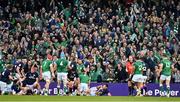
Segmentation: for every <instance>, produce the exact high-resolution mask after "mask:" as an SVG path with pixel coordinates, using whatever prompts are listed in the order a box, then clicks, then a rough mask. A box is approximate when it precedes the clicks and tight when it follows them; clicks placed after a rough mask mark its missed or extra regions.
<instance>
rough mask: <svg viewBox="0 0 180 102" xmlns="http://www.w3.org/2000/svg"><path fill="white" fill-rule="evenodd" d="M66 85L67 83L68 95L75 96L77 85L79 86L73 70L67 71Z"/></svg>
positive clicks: (75, 72)
mask: <svg viewBox="0 0 180 102" xmlns="http://www.w3.org/2000/svg"><path fill="white" fill-rule="evenodd" d="M67 77H68V83H67V87H68V92H69V94H73V95H75V94H77V92H78V91H79V90H78V84H79V75H78V73H77V71H76V70H75V69H70V70H69V71H68V75H67Z"/></svg>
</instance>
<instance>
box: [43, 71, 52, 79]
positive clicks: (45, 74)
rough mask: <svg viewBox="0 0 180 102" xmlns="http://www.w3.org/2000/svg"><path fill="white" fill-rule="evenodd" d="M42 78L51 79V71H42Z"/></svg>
mask: <svg viewBox="0 0 180 102" xmlns="http://www.w3.org/2000/svg"><path fill="white" fill-rule="evenodd" d="M42 78H43V79H44V80H51V73H50V71H47V72H43V73H42Z"/></svg>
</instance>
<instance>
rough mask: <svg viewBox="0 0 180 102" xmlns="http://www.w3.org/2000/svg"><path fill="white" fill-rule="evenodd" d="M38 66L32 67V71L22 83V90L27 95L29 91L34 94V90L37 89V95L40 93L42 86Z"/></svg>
mask: <svg viewBox="0 0 180 102" xmlns="http://www.w3.org/2000/svg"><path fill="white" fill-rule="evenodd" d="M37 67H38V66H37V65H36V64H34V65H33V66H32V67H31V71H29V72H27V73H26V75H25V78H24V80H23V82H22V84H23V85H22V87H23V88H22V89H23V91H24V93H27V91H28V90H30V91H32V92H34V89H37V93H39V92H40V85H39V75H38V73H37Z"/></svg>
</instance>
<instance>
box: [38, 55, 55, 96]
mask: <svg viewBox="0 0 180 102" xmlns="http://www.w3.org/2000/svg"><path fill="white" fill-rule="evenodd" d="M40 71H41V74H42V75H41V76H42V78H43V79H44V80H45V81H46V84H45V90H44V91H45V92H44V94H45V95H48V94H49V85H50V82H51V75H52V77H53V78H54V77H55V75H54V69H53V65H52V56H51V55H47V59H46V60H44V61H43V62H42V66H41V70H40Z"/></svg>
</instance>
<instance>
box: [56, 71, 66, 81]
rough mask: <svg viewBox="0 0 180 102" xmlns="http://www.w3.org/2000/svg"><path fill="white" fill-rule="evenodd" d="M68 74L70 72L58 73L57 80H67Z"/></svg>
mask: <svg viewBox="0 0 180 102" xmlns="http://www.w3.org/2000/svg"><path fill="white" fill-rule="evenodd" d="M67 74H68V73H57V80H63V81H67Z"/></svg>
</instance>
